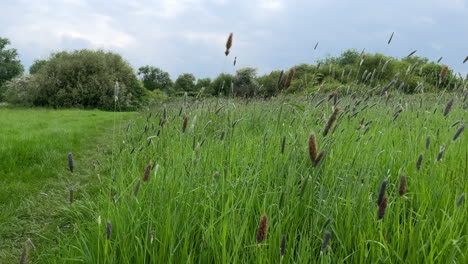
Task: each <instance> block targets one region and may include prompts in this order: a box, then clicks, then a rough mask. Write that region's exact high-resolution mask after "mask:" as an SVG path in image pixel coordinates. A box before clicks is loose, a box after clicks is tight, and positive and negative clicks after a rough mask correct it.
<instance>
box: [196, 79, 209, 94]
mask: <svg viewBox="0 0 468 264" xmlns="http://www.w3.org/2000/svg"><path fill="white" fill-rule="evenodd" d="M210 85H211V79H210V78H202V79H198V80H197V84H196V85H195V90H196V91H200V90H201V89H202V88H205V89H208V88H209V87H210Z"/></svg>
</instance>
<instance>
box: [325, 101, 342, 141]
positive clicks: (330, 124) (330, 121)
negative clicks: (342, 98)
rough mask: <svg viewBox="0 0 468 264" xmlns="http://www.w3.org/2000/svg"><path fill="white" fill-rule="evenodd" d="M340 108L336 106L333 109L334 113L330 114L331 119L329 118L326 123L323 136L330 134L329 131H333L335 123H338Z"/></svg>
mask: <svg viewBox="0 0 468 264" xmlns="http://www.w3.org/2000/svg"><path fill="white" fill-rule="evenodd" d="M340 110H341V109H340V108H339V107H335V109H334V110H333V113H332V115H331V116H330V119H328V122H327V124H326V125H325V129H324V130H323V136H326V135H328V133H329V132H330V131H331V129H332V127H333V125H334V124H335V123H336V120H337V119H338V114H339V113H340Z"/></svg>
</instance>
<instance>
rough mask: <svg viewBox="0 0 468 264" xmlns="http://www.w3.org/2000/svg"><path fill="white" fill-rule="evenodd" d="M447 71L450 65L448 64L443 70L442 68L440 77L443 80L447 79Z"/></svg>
mask: <svg viewBox="0 0 468 264" xmlns="http://www.w3.org/2000/svg"><path fill="white" fill-rule="evenodd" d="M447 71H448V66H447V65H445V66H444V67H443V68H442V70H440V78H441V79H442V80H445V77H446V75H447Z"/></svg>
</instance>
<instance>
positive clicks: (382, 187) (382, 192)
mask: <svg viewBox="0 0 468 264" xmlns="http://www.w3.org/2000/svg"><path fill="white" fill-rule="evenodd" d="M387 184H388V181H387V180H384V181H383V182H382V184H381V185H380V191H379V197H378V198H377V205H380V204H381V203H382V199H383V197H384V196H385V191H386V190H387Z"/></svg>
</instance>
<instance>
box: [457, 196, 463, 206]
mask: <svg viewBox="0 0 468 264" xmlns="http://www.w3.org/2000/svg"><path fill="white" fill-rule="evenodd" d="M464 200H465V194H464V193H462V194H461V195H460V198H458V200H457V207H460V206H461V205H462V204H463V201H464Z"/></svg>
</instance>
